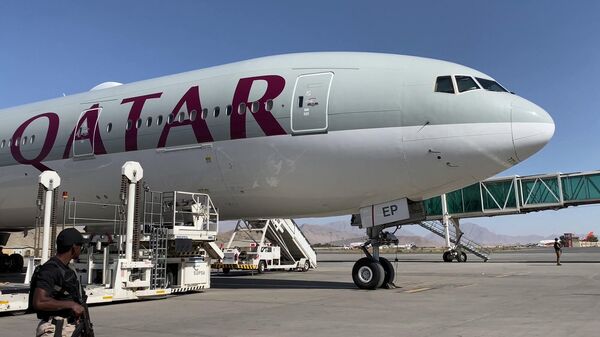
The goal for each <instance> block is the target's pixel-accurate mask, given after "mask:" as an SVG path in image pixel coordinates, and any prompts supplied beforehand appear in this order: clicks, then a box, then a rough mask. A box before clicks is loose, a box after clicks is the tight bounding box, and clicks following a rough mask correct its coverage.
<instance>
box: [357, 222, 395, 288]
mask: <svg viewBox="0 0 600 337" xmlns="http://www.w3.org/2000/svg"><path fill="white" fill-rule="evenodd" d="M373 232H375V230H374V229H373V228H369V229H368V230H367V233H368V234H369V237H372V238H371V239H370V240H369V241H367V242H365V244H364V245H362V246H361V247H360V248H361V249H362V251H363V252H364V253H365V255H366V257H363V258H361V259H359V260H358V261H356V263H355V264H354V267H353V268H352V280H353V281H354V284H356V286H357V287H359V288H360V289H377V288H385V289H393V288H396V285H394V278H395V276H396V273H395V270H394V266H393V265H392V263H391V262H390V261H388V259H386V258H384V257H380V256H379V247H380V246H381V245H389V244H391V243H394V244H396V245H397V244H398V239H397V238H396V237H395V236H394V235H393V234H391V233H387V232H377V233H373ZM368 246H372V247H373V254H371V253H370V252H369V251H368V250H367V247H368Z"/></svg>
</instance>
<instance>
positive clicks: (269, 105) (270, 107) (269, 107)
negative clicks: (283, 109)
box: [265, 99, 273, 111]
mask: <svg viewBox="0 0 600 337" xmlns="http://www.w3.org/2000/svg"><path fill="white" fill-rule="evenodd" d="M265 110H267V111H271V110H273V100H272V99H270V100H268V101H267V102H265Z"/></svg>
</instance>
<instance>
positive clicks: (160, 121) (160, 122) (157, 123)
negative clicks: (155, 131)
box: [156, 115, 163, 125]
mask: <svg viewBox="0 0 600 337" xmlns="http://www.w3.org/2000/svg"><path fill="white" fill-rule="evenodd" d="M162 120H163V116H162V115H158V118H156V125H162Z"/></svg>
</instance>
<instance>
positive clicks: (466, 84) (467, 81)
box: [456, 76, 480, 92]
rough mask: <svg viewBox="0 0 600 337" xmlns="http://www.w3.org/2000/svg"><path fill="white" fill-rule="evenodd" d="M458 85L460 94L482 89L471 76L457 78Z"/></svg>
mask: <svg viewBox="0 0 600 337" xmlns="http://www.w3.org/2000/svg"><path fill="white" fill-rule="evenodd" d="M456 85H457V86H458V92H465V91H469V90H476V89H480V88H479V86H478V85H477V83H476V82H475V80H474V79H473V78H472V77H471V76H456Z"/></svg>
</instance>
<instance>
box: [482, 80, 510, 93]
mask: <svg viewBox="0 0 600 337" xmlns="http://www.w3.org/2000/svg"><path fill="white" fill-rule="evenodd" d="M475 78H476V79H477V82H479V84H481V86H482V87H483V89H485V90H489V91H499V92H508V90H506V89H504V88H503V87H502V86H501V85H500V84H498V82H495V81H492V80H486V79H484V78H479V77H475Z"/></svg>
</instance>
